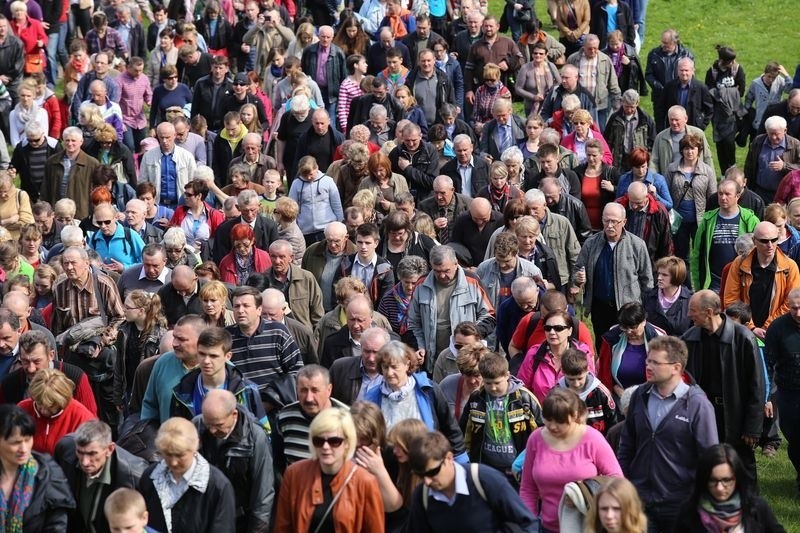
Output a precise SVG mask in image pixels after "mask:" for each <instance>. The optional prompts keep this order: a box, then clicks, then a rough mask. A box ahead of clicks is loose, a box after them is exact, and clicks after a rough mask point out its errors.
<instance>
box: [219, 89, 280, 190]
mask: <svg viewBox="0 0 800 533" xmlns="http://www.w3.org/2000/svg"><path fill="white" fill-rule="evenodd" d="M244 104H253V105H254V106H256V114H257V115H258V123H259V124H261V126H262V128H263V129H265V130H268V129H269V128H270V126H272V125H271V124H269V122H268V121H267V110H266V109H264V102H262V101H261V98H259V97H258V96H256V95H254V94H250V93H245V95H244V100H239V99H238V98H236V95H235V94H233V93H231V94H229V95H227V96H226V97H225V99H224V100H222V109H223V110H224V111H223V114H222V115H223V116H225V114H226V113H228V112H229V111H239V110H240V109H241V108H242V106H243V105H244ZM226 170H227V167H226ZM253 181H255V180H253Z"/></svg>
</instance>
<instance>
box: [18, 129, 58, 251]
mask: <svg viewBox="0 0 800 533" xmlns="http://www.w3.org/2000/svg"><path fill="white" fill-rule="evenodd" d="M60 148H61V143H59V142H58V141H57V140H55V139H54V142H53V143H52V144H51V142H50V138H48V139H47V152H46V153H45V159H49V158H50V156H52V155H53V154H55V153H56V152H57V151H59V150H60ZM30 153H31V145H30V144H28V139H27V138H26V139H25V140H24V141H21V142H20V143H19V144H18V145H17V146H15V147H14V153H13V154H12V155H11V163H10V165H11V166H12V167H14V168H15V169H16V171H17V172H19V185H20V189H22V190H23V191H25V192H26V193H28V196H30V199H31V205H33V204H35V203H36V202H37V201H38V200H39V194H40V193H41V190H42V183H43V182H44V173H42V175H41V176H32V175H31V172H30V169H31V166H30V164H29V162H28V161H29V160H30ZM58 224H60V222H58ZM58 241H59V242H60V241H61V231H60V230H59V233H58ZM53 244H54V243H53ZM45 247H46V248H50V247H52V244H51V246H49V247H48V246H45Z"/></svg>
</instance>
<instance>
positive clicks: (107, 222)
mask: <svg viewBox="0 0 800 533" xmlns="http://www.w3.org/2000/svg"><path fill="white" fill-rule="evenodd" d="M95 222H96V223H97V225H98V226H110V225H111V223H112V222H113V220H96V221H95Z"/></svg>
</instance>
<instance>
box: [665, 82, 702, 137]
mask: <svg viewBox="0 0 800 533" xmlns="http://www.w3.org/2000/svg"><path fill="white" fill-rule="evenodd" d="M680 86H681V82H680V81H679V80H678V79H674V80H672V81H670V82H668V83H667V84H666V85H665V86H664V94H663V96H662V98H663V109H669V108H670V107H672V106H674V105H679V104H680V103H681V102H680V98H679V97H678V90H679V89H680ZM684 107H686V114H687V115H688V116H689V121H688V124H689V125H690V126H695V127H697V128H700V129H701V130H704V129H706V127H707V126H708V124H709V123H710V122H711V117H712V116H713V115H714V99H713V98H711V93H710V92H708V87H706V86H705V84H704V83H703V82H701V81H700V80H698V79H696V78H692V80H691V81H690V82H689V95H688V96H687V97H686V106H684Z"/></svg>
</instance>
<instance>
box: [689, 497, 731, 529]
mask: <svg viewBox="0 0 800 533" xmlns="http://www.w3.org/2000/svg"><path fill="white" fill-rule="evenodd" d="M697 512H698V514H699V515H700V522H701V523H702V524H703V526H704V527H705V529H706V531H708V532H710V533H727V532H731V533H732V532H734V531H740V529H739V528H740V527H741V523H742V501H741V497H740V496H739V493H738V492H734V493H733V495H732V496H731V497H730V498H728V500H727V501H724V502H718V501H716V500H714V499H713V498H710V497H708V496H703V497H702V498H700V501H699V502H698V504H697Z"/></svg>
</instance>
